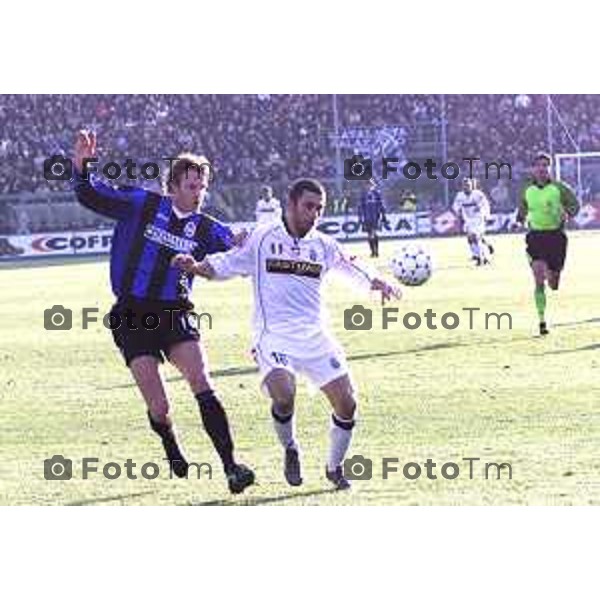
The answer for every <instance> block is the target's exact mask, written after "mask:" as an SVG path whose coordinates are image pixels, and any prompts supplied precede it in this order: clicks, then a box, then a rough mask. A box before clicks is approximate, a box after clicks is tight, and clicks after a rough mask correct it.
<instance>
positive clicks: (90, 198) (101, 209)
mask: <svg viewBox="0 0 600 600" xmlns="http://www.w3.org/2000/svg"><path fill="white" fill-rule="evenodd" d="M96 148H97V140H96V134H95V133H94V132H91V131H85V130H82V131H79V132H78V134H77V139H76V141H75V150H74V152H73V166H74V168H75V173H74V183H73V186H74V189H75V194H76V195H77V200H78V201H79V202H80V203H81V204H82V205H83V206H85V207H86V208H89V209H90V210H92V211H94V212H96V213H99V214H101V215H103V216H105V217H109V218H111V219H122V218H125V217H126V216H128V215H129V214H130V213H131V212H132V210H133V207H134V206H135V204H136V203H139V204H141V203H143V202H144V200H145V199H146V196H147V192H146V191H145V190H143V189H140V188H128V189H127V190H121V189H117V188H114V187H112V186H109V185H106V184H105V183H102V182H101V181H99V180H97V179H93V180H90V179H89V177H88V176H87V175H85V173H86V171H87V167H86V165H87V163H88V161H91V160H92V159H94V160H95V159H96Z"/></svg>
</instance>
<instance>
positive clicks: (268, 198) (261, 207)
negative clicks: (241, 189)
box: [256, 185, 281, 225]
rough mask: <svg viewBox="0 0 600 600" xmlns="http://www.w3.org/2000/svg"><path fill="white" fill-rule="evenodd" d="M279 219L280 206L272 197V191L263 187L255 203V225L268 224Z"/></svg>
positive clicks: (267, 187) (266, 186)
mask: <svg viewBox="0 0 600 600" xmlns="http://www.w3.org/2000/svg"><path fill="white" fill-rule="evenodd" d="M280 219H281V204H280V203H279V200H277V198H275V196H273V189H272V188H270V187H269V186H268V185H265V186H264V187H263V188H262V190H261V194H260V198H259V199H258V202H257V203H256V223H257V224H258V225H262V224H263V223H270V222H272V221H279V220H280Z"/></svg>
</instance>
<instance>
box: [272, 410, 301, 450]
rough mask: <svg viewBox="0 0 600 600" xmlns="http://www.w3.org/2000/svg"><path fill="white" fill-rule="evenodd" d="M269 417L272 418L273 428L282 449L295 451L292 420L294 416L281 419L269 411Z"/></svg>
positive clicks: (293, 420)
mask: <svg viewBox="0 0 600 600" xmlns="http://www.w3.org/2000/svg"><path fill="white" fill-rule="evenodd" d="M271 415H272V416H273V426H274V427H275V432H276V433H277V437H278V438H279V441H280V442H281V445H282V446H283V447H284V448H294V449H296V450H297V449H298V445H297V444H296V420H295V419H294V414H293V413H292V414H291V415H288V416H285V417H281V416H279V415H278V414H277V413H276V412H275V411H274V410H272V409H271Z"/></svg>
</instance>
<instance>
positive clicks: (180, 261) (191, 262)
mask: <svg viewBox="0 0 600 600" xmlns="http://www.w3.org/2000/svg"><path fill="white" fill-rule="evenodd" d="M171 266H173V267H175V268H177V269H181V270H182V271H185V272H186V273H191V274H192V275H198V276H199V277H204V279H214V277H215V276H216V273H215V270H214V269H213V268H212V267H211V266H210V264H209V263H208V261H206V260H201V261H197V260H195V259H194V257H193V256H192V255H190V254H178V255H177V256H175V257H174V258H173V259H172V260H171Z"/></svg>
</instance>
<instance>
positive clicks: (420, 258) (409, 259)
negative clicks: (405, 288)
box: [390, 244, 432, 285]
mask: <svg viewBox="0 0 600 600" xmlns="http://www.w3.org/2000/svg"><path fill="white" fill-rule="evenodd" d="M390 266H391V268H392V273H393V274H394V277H396V279H398V280H399V281H400V282H401V283H403V284H404V285H422V284H424V283H425V282H426V281H427V280H428V279H429V278H430V277H431V273H432V265H431V255H430V254H429V252H427V250H426V249H425V248H423V246H421V245H419V244H407V245H405V246H402V247H401V248H399V249H398V250H397V251H396V252H395V253H394V258H392V262H391V264H390Z"/></svg>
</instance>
